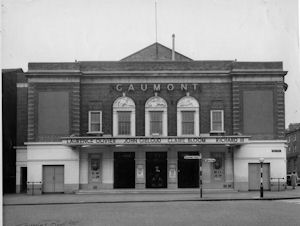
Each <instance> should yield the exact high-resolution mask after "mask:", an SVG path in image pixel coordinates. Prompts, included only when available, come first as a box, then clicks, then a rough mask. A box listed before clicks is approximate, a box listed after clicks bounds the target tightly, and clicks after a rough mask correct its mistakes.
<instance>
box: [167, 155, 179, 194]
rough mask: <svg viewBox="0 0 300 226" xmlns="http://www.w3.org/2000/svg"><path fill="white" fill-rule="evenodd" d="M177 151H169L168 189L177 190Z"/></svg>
mask: <svg viewBox="0 0 300 226" xmlns="http://www.w3.org/2000/svg"><path fill="white" fill-rule="evenodd" d="M177 160H178V159H177V151H172V150H168V188H169V189H176V188H178V184H177V168H178V165H177V162H178V161H177Z"/></svg>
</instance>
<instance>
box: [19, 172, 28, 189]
mask: <svg viewBox="0 0 300 226" xmlns="http://www.w3.org/2000/svg"><path fill="white" fill-rule="evenodd" d="M20 192H27V167H21V191H20Z"/></svg>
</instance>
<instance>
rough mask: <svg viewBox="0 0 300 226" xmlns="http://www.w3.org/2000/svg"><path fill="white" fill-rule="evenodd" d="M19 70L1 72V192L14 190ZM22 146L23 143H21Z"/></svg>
mask: <svg viewBox="0 0 300 226" xmlns="http://www.w3.org/2000/svg"><path fill="white" fill-rule="evenodd" d="M18 73H21V74H22V73H23V70H22V69H21V68H16V69H3V70H2V134H3V137H2V138H3V139H2V166H3V168H2V169H3V192H4V193H14V192H15V189H16V150H15V149H14V146H15V145H16V136H17V134H16V133H17V122H16V118H17V86H16V84H17V82H18V79H19V78H18ZM23 145H24V143H23Z"/></svg>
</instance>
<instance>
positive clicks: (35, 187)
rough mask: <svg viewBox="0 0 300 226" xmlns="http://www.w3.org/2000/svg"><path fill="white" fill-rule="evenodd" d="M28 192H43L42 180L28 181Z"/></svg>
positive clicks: (35, 193)
mask: <svg viewBox="0 0 300 226" xmlns="http://www.w3.org/2000/svg"><path fill="white" fill-rule="evenodd" d="M27 194H31V195H40V194H42V182H41V181H39V182H31V181H28V182H27Z"/></svg>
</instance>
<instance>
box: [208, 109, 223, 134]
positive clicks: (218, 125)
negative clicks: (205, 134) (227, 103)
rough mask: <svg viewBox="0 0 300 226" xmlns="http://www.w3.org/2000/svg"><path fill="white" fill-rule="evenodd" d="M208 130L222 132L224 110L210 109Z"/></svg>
mask: <svg viewBox="0 0 300 226" xmlns="http://www.w3.org/2000/svg"><path fill="white" fill-rule="evenodd" d="M210 130H211V132H219V133H222V132H224V111H223V110H211V111H210Z"/></svg>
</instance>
